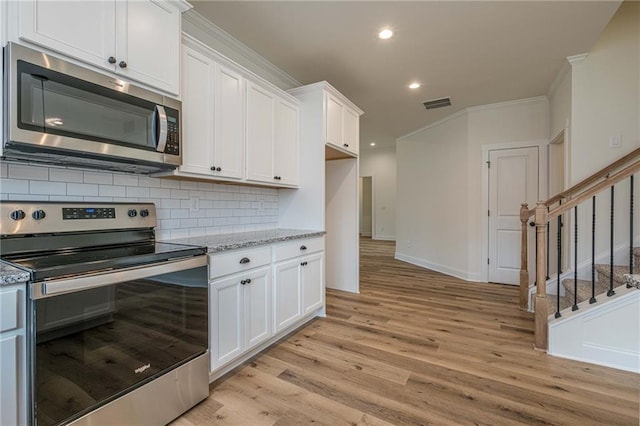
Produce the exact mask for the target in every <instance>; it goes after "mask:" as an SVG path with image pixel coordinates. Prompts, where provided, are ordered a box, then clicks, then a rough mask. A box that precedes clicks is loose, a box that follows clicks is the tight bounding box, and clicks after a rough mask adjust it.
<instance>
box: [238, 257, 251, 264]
mask: <svg viewBox="0 0 640 426" xmlns="http://www.w3.org/2000/svg"><path fill="white" fill-rule="evenodd" d="M249 262H251V259H249V258H248V257H243V258H242V259H240V264H241V265H244V264H245V263H249Z"/></svg>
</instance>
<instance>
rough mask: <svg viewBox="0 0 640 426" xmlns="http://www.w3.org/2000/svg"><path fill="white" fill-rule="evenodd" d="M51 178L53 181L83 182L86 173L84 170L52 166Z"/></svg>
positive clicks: (50, 170)
mask: <svg viewBox="0 0 640 426" xmlns="http://www.w3.org/2000/svg"><path fill="white" fill-rule="evenodd" d="M49 180H50V181H53V182H75V183H82V182H84V173H83V172H82V170H71V169H58V168H53V167H52V168H51V169H49Z"/></svg>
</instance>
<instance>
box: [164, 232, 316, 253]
mask: <svg viewBox="0 0 640 426" xmlns="http://www.w3.org/2000/svg"><path fill="white" fill-rule="evenodd" d="M324 234H325V231H309V230H301V229H269V230H266V231H251V232H238V233H233V234H220V235H204V236H200V237H188V238H178V239H175V240H169V241H167V242H171V243H177V244H189V245H195V246H206V247H207V248H208V249H209V253H216V252H220V251H225V250H235V249H240V248H245V247H255V246H261V245H265V244H271V243H277V242H280V241H289V240H297V239H300V238H311V237H320V236H322V235H324Z"/></svg>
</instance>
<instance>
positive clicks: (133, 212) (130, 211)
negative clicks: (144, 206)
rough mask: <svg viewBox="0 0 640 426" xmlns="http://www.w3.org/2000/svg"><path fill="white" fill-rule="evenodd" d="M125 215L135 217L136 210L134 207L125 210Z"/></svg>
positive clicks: (136, 214)
mask: <svg viewBox="0 0 640 426" xmlns="http://www.w3.org/2000/svg"><path fill="white" fill-rule="evenodd" d="M127 216H129V217H136V216H138V212H137V211H136V209H131V210H129V211H128V212H127Z"/></svg>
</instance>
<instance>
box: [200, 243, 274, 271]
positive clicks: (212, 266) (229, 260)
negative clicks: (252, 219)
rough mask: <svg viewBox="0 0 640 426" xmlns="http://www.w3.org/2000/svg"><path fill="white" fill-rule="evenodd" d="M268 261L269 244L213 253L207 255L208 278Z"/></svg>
mask: <svg viewBox="0 0 640 426" xmlns="http://www.w3.org/2000/svg"><path fill="white" fill-rule="evenodd" d="M246 259H248V262H247V261H246ZM241 262H242V263H241ZM270 263H271V246H266V247H259V248H255V249H250V250H237V251H231V252H222V253H220V254H213V255H211V256H210V257H209V278H212V279H213V278H217V277H222V276H225V275H229V274H233V273H236V272H241V271H246V270H248V269H253V268H256V267H258V266H263V265H269V264H270Z"/></svg>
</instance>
